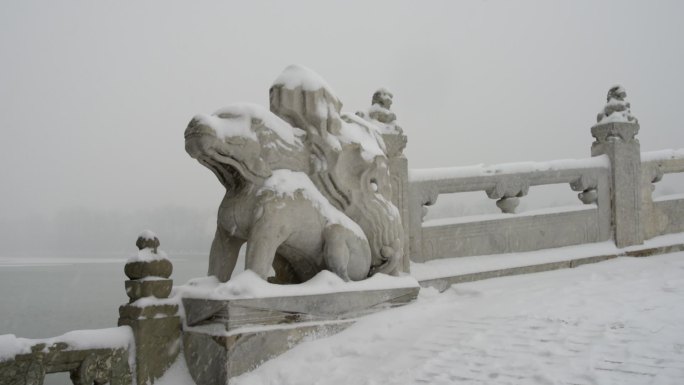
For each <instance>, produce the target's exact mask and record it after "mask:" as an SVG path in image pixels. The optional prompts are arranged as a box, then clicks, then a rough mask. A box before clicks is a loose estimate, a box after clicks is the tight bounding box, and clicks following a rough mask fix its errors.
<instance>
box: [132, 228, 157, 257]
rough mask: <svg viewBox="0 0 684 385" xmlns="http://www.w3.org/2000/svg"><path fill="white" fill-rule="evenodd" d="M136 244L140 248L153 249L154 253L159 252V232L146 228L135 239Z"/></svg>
mask: <svg viewBox="0 0 684 385" xmlns="http://www.w3.org/2000/svg"><path fill="white" fill-rule="evenodd" d="M135 245H136V246H137V247H138V250H142V249H151V251H152V253H153V254H157V248H158V247H159V238H157V234H155V233H153V232H152V231H150V230H145V231H143V232H142V233H140V235H138V240H137V241H135Z"/></svg>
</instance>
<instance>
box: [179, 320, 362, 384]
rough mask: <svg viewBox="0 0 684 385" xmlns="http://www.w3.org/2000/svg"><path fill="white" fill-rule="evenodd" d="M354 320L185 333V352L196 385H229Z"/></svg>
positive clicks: (342, 327) (333, 332)
mask: <svg viewBox="0 0 684 385" xmlns="http://www.w3.org/2000/svg"><path fill="white" fill-rule="evenodd" d="M353 322H354V321H351V320H347V321H337V322H327V323H318V324H310V325H294V326H282V327H279V328H276V329H274V328H272V327H262V328H261V330H259V329H256V330H254V329H250V331H246V332H242V333H240V332H236V333H229V334H226V335H222V336H219V335H211V334H209V333H205V332H201V331H189V332H184V333H183V351H184V353H185V361H186V363H187V365H188V370H189V371H190V375H191V376H192V379H193V380H195V383H196V384H197V385H227V384H228V380H229V379H230V378H232V377H235V376H239V375H240V374H242V373H245V372H248V371H250V370H252V369H254V368H256V367H257V366H259V365H261V364H262V363H263V362H264V361H266V360H268V359H270V358H273V357H276V356H278V355H279V354H282V353H284V352H286V351H287V350H289V349H291V348H292V347H294V346H295V345H297V344H299V343H300V342H303V341H306V340H309V339H310V340H313V339H317V338H321V337H326V336H329V335H332V334H335V333H338V332H340V331H342V330H344V329H345V328H347V327H348V326H349V325H351V324H352V323H353Z"/></svg>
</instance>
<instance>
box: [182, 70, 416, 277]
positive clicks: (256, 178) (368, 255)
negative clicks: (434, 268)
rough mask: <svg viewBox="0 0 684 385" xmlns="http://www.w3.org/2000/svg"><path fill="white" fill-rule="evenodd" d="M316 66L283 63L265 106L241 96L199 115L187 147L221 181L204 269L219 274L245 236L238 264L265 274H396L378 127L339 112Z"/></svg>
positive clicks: (395, 225)
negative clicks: (246, 101) (243, 100)
mask: <svg viewBox="0 0 684 385" xmlns="http://www.w3.org/2000/svg"><path fill="white" fill-rule="evenodd" d="M341 107H342V103H341V102H340V101H339V99H338V98H337V97H336V96H335V95H334V93H333V92H332V89H331V88H330V86H329V85H328V84H327V83H326V82H325V81H324V80H323V79H322V78H321V77H320V76H318V75H317V74H315V73H313V72H312V71H310V70H308V69H306V68H304V67H299V66H290V67H288V68H286V69H285V71H284V72H283V73H282V74H281V75H280V76H279V77H278V78H277V79H276V81H275V82H274V84H273V86H272V87H271V90H270V111H268V110H266V109H264V108H262V107H260V106H254V105H247V104H240V105H235V106H231V107H228V108H224V109H222V110H219V111H217V112H216V113H214V114H213V115H209V116H207V115H197V116H195V117H194V118H193V119H192V121H191V122H190V123H189V125H188V127H187V129H186V131H185V148H186V151H187V152H188V154H190V156H192V157H193V158H195V159H197V160H198V161H199V162H200V163H201V164H203V165H204V166H206V167H207V168H209V169H210V170H211V171H212V172H214V174H215V175H216V176H217V178H218V179H219V181H220V182H221V183H222V184H223V186H224V187H225V188H226V195H225V197H224V199H223V201H222V203H221V205H220V207H219V213H218V226H217V230H216V235H215V238H214V241H213V243H212V247H211V251H210V255H209V275H215V276H217V277H218V278H219V280H221V281H223V282H225V281H227V280H228V279H229V278H230V276H231V274H232V272H233V270H234V268H235V264H236V262H237V257H238V252H239V250H240V247H241V246H242V245H243V244H244V243H245V242H247V253H246V257H245V267H246V268H247V269H250V270H252V271H254V272H255V273H257V274H258V275H259V276H261V277H262V278H264V279H265V278H267V277H268V275H269V271H270V269H271V267H273V268H274V270H275V273H276V275H275V277H273V278H271V280H272V281H274V282H278V283H296V282H303V281H306V280H308V279H310V278H311V277H313V276H314V275H316V274H317V273H318V272H320V271H321V270H330V271H332V272H334V273H335V274H337V275H339V276H340V277H341V278H342V279H344V280H361V279H364V278H367V277H368V276H370V275H372V274H374V273H377V272H381V273H387V274H393V275H396V274H398V268H399V266H398V265H399V262H400V260H401V258H402V256H403V243H404V241H403V237H404V232H403V228H402V224H401V218H400V216H399V212H398V210H397V208H396V207H395V206H394V205H393V204H392V203H391V201H390V197H391V193H392V192H391V186H390V175H389V168H388V167H389V166H388V159H387V154H386V150H385V144H384V142H383V139H382V136H381V134H380V132H379V128H378V127H376V126H375V125H373V124H372V123H369V122H367V121H364V120H363V119H360V118H358V117H356V116H354V115H349V114H344V113H341Z"/></svg>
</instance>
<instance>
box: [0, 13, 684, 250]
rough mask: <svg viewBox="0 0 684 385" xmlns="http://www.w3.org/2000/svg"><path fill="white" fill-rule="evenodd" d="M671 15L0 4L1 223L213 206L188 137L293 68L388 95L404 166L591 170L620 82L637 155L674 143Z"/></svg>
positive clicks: (677, 104)
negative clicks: (401, 138) (554, 162)
mask: <svg viewBox="0 0 684 385" xmlns="http://www.w3.org/2000/svg"><path fill="white" fill-rule="evenodd" d="M682 15H684V2H681V1H640V2H633V1H553V2H552V1H492V0H487V1H482V0H478V1H474V0H466V1H337V2H324V1H274V2H263V1H250V2H247V1H239V2H237V1H236V2H228V1H184V2H180V1H168V0H164V1H93V0H87V1H85V0H84V1H32V0H15V1H11V0H5V1H2V2H0V63H1V64H0V127H2V128H1V129H2V139H1V140H0V146H1V148H0V215H2V217H3V220H5V221H10V222H9V223H11V221H13V220H22V219H25V218H27V217H36V216H50V215H55V214H56V213H58V212H60V210H64V209H69V208H85V209H98V210H99V209H101V210H114V211H117V210H138V209H153V208H157V207H165V206H178V207H188V208H197V209H202V210H204V209H209V208H215V207H217V205H218V202H219V201H220V198H221V197H222V194H223V189H222V187H221V186H220V184H219V183H218V181H216V179H215V177H214V175H213V174H211V173H210V172H209V171H208V170H207V169H205V168H204V167H202V166H200V165H199V164H198V163H197V162H196V161H194V160H192V159H191V158H190V157H189V156H188V155H187V154H186V153H185V151H184V147H183V131H184V129H185V126H186V124H187V123H188V121H189V120H190V119H191V118H192V116H193V115H194V114H196V113H211V112H213V111H214V110H216V109H218V108H220V107H222V106H224V105H227V104H230V103H234V102H242V101H244V102H253V103H259V104H262V105H265V106H267V105H268V89H269V87H270V85H271V82H272V81H273V80H274V79H275V78H276V77H277V76H278V74H279V73H280V71H282V69H284V68H285V67H286V66H287V65H289V64H300V65H304V66H307V67H310V68H312V69H314V70H315V71H317V72H318V73H319V74H321V75H322V76H323V77H324V78H325V79H326V80H327V81H328V83H329V84H330V85H331V86H332V88H333V89H334V90H335V91H336V92H337V94H338V96H339V97H340V99H341V100H342V101H343V102H344V104H345V106H344V109H345V110H347V111H352V112H353V111H357V110H360V109H365V108H367V107H368V106H369V103H370V98H371V95H372V93H373V91H374V90H375V89H377V88H378V87H381V86H383V87H387V88H389V89H390V90H392V91H393V92H394V95H395V98H394V99H395V102H394V106H393V110H395V112H396V113H397V116H398V122H399V124H400V125H401V126H402V127H403V128H404V130H405V132H406V133H407V135H408V137H409V144H408V148H407V150H406V154H407V156H408V158H409V166H410V167H414V168H415V167H441V166H459V165H470V164H476V163H488V164H491V163H502V162H513V161H525V160H537V161H542V160H549V159H559V158H581V157H588V156H589V150H590V146H591V142H592V138H591V135H590V132H589V130H590V127H591V126H592V124H594V123H595V118H596V114H597V112H598V111H599V110H600V109H601V108H602V106H603V104H604V103H605V95H606V92H607V90H608V88H609V87H610V86H612V85H614V84H615V83H620V84H622V85H623V86H624V87H625V88H626V89H627V93H628V97H629V101H630V102H631V103H632V112H633V114H634V115H635V116H636V117H638V118H639V121H640V123H641V132H640V135H639V138H640V140H641V143H642V150H644V151H648V150H657V149H664V148H681V147H684V131H682V120H684V119H683V118H682V111H683V109H682V105H683V104H684V97H683V96H682V95H683V90H684V23H682V21H681V18H682ZM681 192H684V191H681ZM136 231H137V229H136ZM131 241H132V240H131Z"/></svg>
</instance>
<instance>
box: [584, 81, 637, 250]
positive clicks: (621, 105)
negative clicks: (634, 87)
mask: <svg viewBox="0 0 684 385" xmlns="http://www.w3.org/2000/svg"><path fill="white" fill-rule="evenodd" d="M626 96H627V94H626V92H625V90H624V89H623V88H622V87H620V86H615V87H613V88H611V89H610V90H609V91H608V98H607V99H608V100H607V103H606V106H605V107H604V109H603V110H602V111H601V112H600V113H599V114H598V117H597V124H596V125H594V126H593V127H592V128H591V135H592V136H593V137H594V138H595V141H594V143H592V145H591V155H592V156H598V155H607V156H608V158H609V159H610V164H611V209H612V226H613V233H614V238H615V244H616V245H617V247H620V248H622V247H627V246H631V245H639V244H642V243H643V231H642V225H641V220H640V215H641V194H642V191H641V149H640V145H639V140H638V139H637V138H636V135H637V133H638V132H639V123H638V121H637V119H636V118H635V117H634V116H632V114H631V111H630V104H629V103H628V102H626V101H625V98H626Z"/></svg>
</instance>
